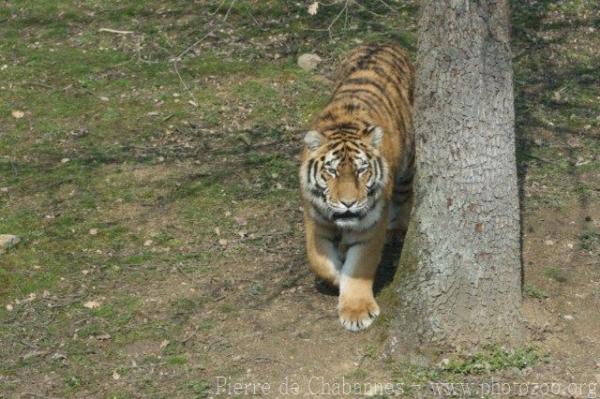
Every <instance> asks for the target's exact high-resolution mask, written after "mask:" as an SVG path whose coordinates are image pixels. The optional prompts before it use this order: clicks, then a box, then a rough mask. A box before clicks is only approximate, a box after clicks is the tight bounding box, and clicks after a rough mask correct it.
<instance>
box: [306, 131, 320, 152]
mask: <svg viewBox="0 0 600 399" xmlns="http://www.w3.org/2000/svg"><path fill="white" fill-rule="evenodd" d="M323 138H324V137H323V136H322V135H321V133H319V132H317V131H316V130H311V131H309V132H308V133H306V136H304V144H306V147H307V148H308V149H309V150H310V151H314V150H316V149H317V148H319V147H320V146H321V144H322V143H323Z"/></svg>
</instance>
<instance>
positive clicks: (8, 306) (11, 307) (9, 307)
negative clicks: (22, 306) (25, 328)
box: [6, 303, 14, 312]
mask: <svg viewBox="0 0 600 399" xmlns="http://www.w3.org/2000/svg"><path fill="white" fill-rule="evenodd" d="M13 309H14V308H13V305H11V304H10V303H9V304H8V305H6V310H8V311H9V312H12V310H13Z"/></svg>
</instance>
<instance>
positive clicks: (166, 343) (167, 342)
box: [160, 339, 171, 349]
mask: <svg viewBox="0 0 600 399" xmlns="http://www.w3.org/2000/svg"><path fill="white" fill-rule="evenodd" d="M170 342H171V341H169V340H168V339H165V340H164V341H162V342H161V343H160V349H165V348H166V347H167V345H169V343H170Z"/></svg>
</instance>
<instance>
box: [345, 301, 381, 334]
mask: <svg viewBox="0 0 600 399" xmlns="http://www.w3.org/2000/svg"><path fill="white" fill-rule="evenodd" d="M338 314H339V316H340V323H342V326H344V328H345V329H347V330H350V331H360V330H364V329H366V328H367V327H369V326H370V325H371V324H372V323H373V321H375V319H376V318H377V316H379V305H377V302H375V299H374V298H373V297H362V298H360V297H359V298H354V297H352V296H340V303H339V307H338Z"/></svg>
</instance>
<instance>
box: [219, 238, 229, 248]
mask: <svg viewBox="0 0 600 399" xmlns="http://www.w3.org/2000/svg"><path fill="white" fill-rule="evenodd" d="M227 243H228V241H227V240H226V239H224V238H221V239H220V240H219V245H221V246H222V247H225V246H227Z"/></svg>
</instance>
